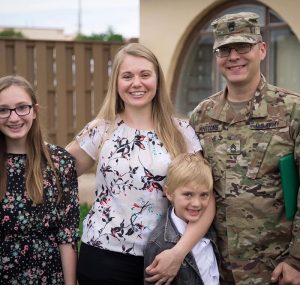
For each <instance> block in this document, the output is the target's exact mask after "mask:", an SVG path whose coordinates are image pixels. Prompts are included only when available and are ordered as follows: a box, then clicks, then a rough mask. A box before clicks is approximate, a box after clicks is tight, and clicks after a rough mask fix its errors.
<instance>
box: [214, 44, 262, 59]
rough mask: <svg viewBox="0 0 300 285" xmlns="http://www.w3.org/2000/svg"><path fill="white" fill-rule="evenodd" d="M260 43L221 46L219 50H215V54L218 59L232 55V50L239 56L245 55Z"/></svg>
mask: <svg viewBox="0 0 300 285" xmlns="http://www.w3.org/2000/svg"><path fill="white" fill-rule="evenodd" d="M256 44H258V43H255V44H248V43H237V44H234V45H232V46H221V47H219V48H216V49H215V50H214V53H215V54H216V56H217V57H227V56H229V55H230V53H231V50H233V49H234V50H235V51H236V52H237V53H238V54H245V53H248V52H250V50H251V49H252V47H253V46H255V45H256Z"/></svg>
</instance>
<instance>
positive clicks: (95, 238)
mask: <svg viewBox="0 0 300 285" xmlns="http://www.w3.org/2000/svg"><path fill="white" fill-rule="evenodd" d="M174 121H175V123H176V125H177V126H178V129H179V130H180V131H181V133H182V134H183V137H184V139H185V142H186V144H187V146H188V151H189V152H197V151H199V150H200V149H201V146H200V142H199V140H198V138H197V136H196V134H195V132H194V130H193V129H192V127H191V126H190V125H189V124H188V123H187V121H185V120H179V119H174ZM77 140H78V142H79V144H80V146H81V148H82V149H83V150H84V151H85V152H86V153H87V154H88V155H89V156H90V157H92V158H93V159H94V160H99V161H98V166H97V172H96V200H95V202H94V204H93V206H92V208H91V210H90V212H89V214H88V215H87V217H86V218H85V220H84V227H83V236H82V241H83V242H84V243H86V244H89V245H91V246H95V247H98V248H100V249H106V250H110V251H115V252H121V253H124V254H131V255H137V256H142V255H143V248H144V245H145V244H146V241H147V239H148V236H149V234H150V232H151V231H152V230H153V229H154V227H155V226H156V224H157V222H158V220H159V219H160V217H161V216H162V215H163V213H164V212H165V211H166V210H167V205H168V201H167V199H166V197H165V195H164V193H163V185H164V181H165V176H166V172H167V168H168V165H169V163H170V159H171V158H170V155H169V153H168V152H167V150H166V148H165V147H164V145H163V144H162V142H161V141H160V140H159V138H158V136H157V134H156V133H155V131H154V130H136V129H132V128H130V127H129V126H127V125H126V124H125V123H124V121H122V120H121V118H120V116H118V118H117V121H116V124H115V125H114V127H110V125H109V124H108V123H107V122H105V121H103V120H96V121H93V122H92V123H90V124H89V125H87V126H86V128H85V129H84V130H83V131H82V133H81V134H79V136H78V137H77Z"/></svg>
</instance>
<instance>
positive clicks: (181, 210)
mask: <svg viewBox="0 0 300 285" xmlns="http://www.w3.org/2000/svg"><path fill="white" fill-rule="evenodd" d="M165 193H166V196H167V198H168V199H169V201H170V202H171V203H172V205H173V207H174V210H175V214H176V216H177V217H179V218H180V219H182V220H184V221H185V222H187V223H188V222H195V221H197V220H199V219H200V217H201V216H202V214H203V212H204V210H205V209H206V208H207V206H208V202H209V198H210V196H211V195H212V191H211V190H209V189H208V187H207V186H206V185H204V184H203V185H197V184H195V183H189V184H188V185H185V186H180V187H178V188H176V189H175V190H173V191H168V189H167V188H166V189H165Z"/></svg>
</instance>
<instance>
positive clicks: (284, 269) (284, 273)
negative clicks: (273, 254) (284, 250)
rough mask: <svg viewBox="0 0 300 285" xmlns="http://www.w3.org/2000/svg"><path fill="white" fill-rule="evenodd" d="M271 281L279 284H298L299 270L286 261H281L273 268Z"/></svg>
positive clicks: (299, 280)
mask: <svg viewBox="0 0 300 285" xmlns="http://www.w3.org/2000/svg"><path fill="white" fill-rule="evenodd" d="M271 281H272V282H273V283H275V282H278V284H279V285H300V272H299V271H297V270H296V269H294V268H293V267H292V266H290V265H288V264H287V263H286V262H281V263H279V264H278V265H277V266H276V268H275V269H274V271H273V273H272V278H271Z"/></svg>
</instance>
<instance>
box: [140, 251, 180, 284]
mask: <svg viewBox="0 0 300 285" xmlns="http://www.w3.org/2000/svg"><path fill="white" fill-rule="evenodd" d="M183 259H184V255H183V256H182V253H181V252H178V251H177V248H176V247H173V248H172V249H166V250H165V251H163V252H161V253H160V254H158V255H157V256H156V257H155V259H154V260H153V262H152V263H151V264H150V265H149V266H148V267H147V268H146V272H147V274H149V275H151V277H147V278H145V280H146V281H147V282H151V283H154V284H155V285H160V284H171V282H172V281H173V279H174V278H175V276H176V274H177V272H178V270H179V268H180V265H181V263H182V261H183Z"/></svg>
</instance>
